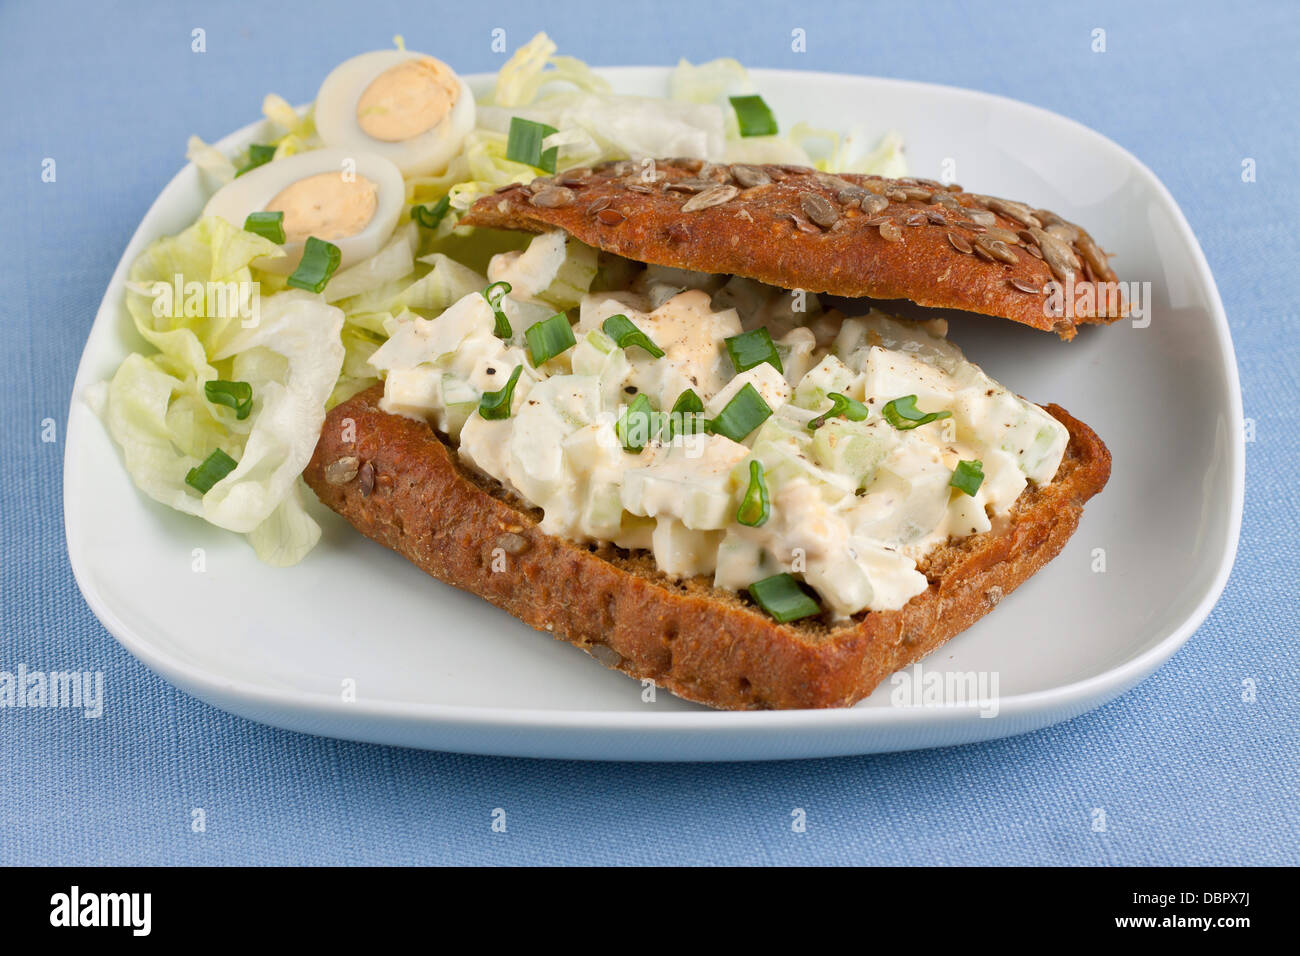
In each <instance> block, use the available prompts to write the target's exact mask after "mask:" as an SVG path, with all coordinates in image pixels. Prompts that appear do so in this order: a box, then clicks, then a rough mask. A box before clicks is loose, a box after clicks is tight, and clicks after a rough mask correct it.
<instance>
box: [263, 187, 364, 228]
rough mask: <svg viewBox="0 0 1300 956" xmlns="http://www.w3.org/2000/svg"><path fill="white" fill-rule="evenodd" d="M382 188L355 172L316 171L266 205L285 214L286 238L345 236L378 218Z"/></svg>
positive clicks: (286, 188)
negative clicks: (380, 189)
mask: <svg viewBox="0 0 1300 956" xmlns="http://www.w3.org/2000/svg"><path fill="white" fill-rule="evenodd" d="M378 206H379V188H378V187H377V186H376V185H375V184H374V183H372V182H371V181H370V180H368V179H366V177H364V176H358V175H357V174H356V173H350V174H348V173H342V172H337V173H317V174H316V175H315V176H307V177H306V178H304V179H300V180H298V181H297V182H296V183H293V184H292V185H290V186H287V187H285V188H284V189H282V190H281V191H280V192H279V193H277V194H276V196H275V198H274V199H272V200H271V201H270V202H269V203H267V204H266V211H267V212H282V213H284V241H285V242H304V241H305V240H306V239H307V237H308V236H315V237H316V238H317V239H345V238H347V237H348V236H355V235H356V234H357V233H358V232H360V231H361V230H362V229H364V228H366V226H368V225H369V224H370V220H372V219H374V218H375V210H376V209H377V208H378Z"/></svg>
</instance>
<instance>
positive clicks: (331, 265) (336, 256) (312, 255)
mask: <svg viewBox="0 0 1300 956" xmlns="http://www.w3.org/2000/svg"><path fill="white" fill-rule="evenodd" d="M342 258H343V253H341V252H340V251H339V247H338V246H336V245H334V243H332V242H326V241H325V240H324V239H317V238H316V237H315V236H308V237H307V242H306V244H305V245H304V246H303V249H302V262H300V263H298V268H297V269H294V270H293V275H291V276H289V285H291V286H293V287H294V288H295V289H306V290H307V291H308V292H322V291H324V289H325V286H326V285H327V284H328V283H329V281H330V276H332V275H334V271H335V270H336V269H338V267H339V261H340V260H341V259H342Z"/></svg>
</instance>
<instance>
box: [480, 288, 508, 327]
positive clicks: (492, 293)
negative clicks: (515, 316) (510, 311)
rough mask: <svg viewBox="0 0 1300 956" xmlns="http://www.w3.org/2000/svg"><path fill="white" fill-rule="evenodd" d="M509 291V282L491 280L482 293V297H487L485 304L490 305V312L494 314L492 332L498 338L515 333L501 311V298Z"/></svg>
mask: <svg viewBox="0 0 1300 956" xmlns="http://www.w3.org/2000/svg"><path fill="white" fill-rule="evenodd" d="M509 291H510V283H509V282H493V283H492V284H491V285H490V286H488V287H487V288H486V289H484V290H483V293H482V294H483V298H485V299H487V304H488V305H490V306H492V314H493V315H494V316H496V322H497V324H496V328H495V329H493V332H494V333H495V335H496V337H497V338H499V339H508V338H510V336H512V335H514V334H515V330H514V329H512V328H511V327H510V320H509V319H507V318H506V314H505V313H504V312H502V311H501V300H502V299H504V298H505V296H506V293H508V292H509Z"/></svg>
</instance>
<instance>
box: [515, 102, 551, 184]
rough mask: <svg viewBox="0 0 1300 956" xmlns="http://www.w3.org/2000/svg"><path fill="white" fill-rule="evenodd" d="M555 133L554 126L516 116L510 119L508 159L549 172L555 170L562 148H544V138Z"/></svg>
mask: <svg viewBox="0 0 1300 956" xmlns="http://www.w3.org/2000/svg"><path fill="white" fill-rule="evenodd" d="M554 134H555V127H554V126H547V125H546V124H545V123H534V122H533V121H532V120H526V119H520V118H519V117H518V116H516V117H514V118H513V119H511V120H510V135H509V137H508V138H507V139H506V159H509V160H513V161H514V162H516V163H525V164H527V165H529V166H536V167H537V168H538V169H541V170H544V171H546V172H548V173H553V172H555V157H556V156H557V155H558V154H559V151H560V148H559V147H558V146H552V147H551V148H550V149H548V150H543V149H542V140H544V139H546V137H548V136H552V135H554Z"/></svg>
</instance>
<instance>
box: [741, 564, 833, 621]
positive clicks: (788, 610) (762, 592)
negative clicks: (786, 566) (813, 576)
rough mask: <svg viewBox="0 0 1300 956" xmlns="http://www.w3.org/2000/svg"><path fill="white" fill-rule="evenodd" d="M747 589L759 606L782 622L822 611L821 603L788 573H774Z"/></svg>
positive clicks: (810, 615)
mask: <svg viewBox="0 0 1300 956" xmlns="http://www.w3.org/2000/svg"><path fill="white" fill-rule="evenodd" d="M746 590H747V591H749V596H750V597H752V598H753V599H754V600H755V601H757V602H758V606H759V607H761V608H762V609H763V610H764V611H766V612H767V613H768V614H770V615H772V617H774V618H776V620H777V622H778V623H780V624H784V623H786V622H787V621H797V620H799V619H800V618H802V617H812V616H813V615H814V614H820V613H821V612H822V609H821V605H819V604H818V603H817V602H816V601H814V600H813V599H812V597H811V596H809V594H808V592H807V591H805V590H804V589H803V588H802V587H800V586H799V582H798V581H796V580H795V579H794V578H793V577H791V576H790V575H788V574H774V575H772V576H771V577H770V578H763V580H761V581H755V582H754V583H753V584H751V585H750V586H749V587H748V588H746Z"/></svg>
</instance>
